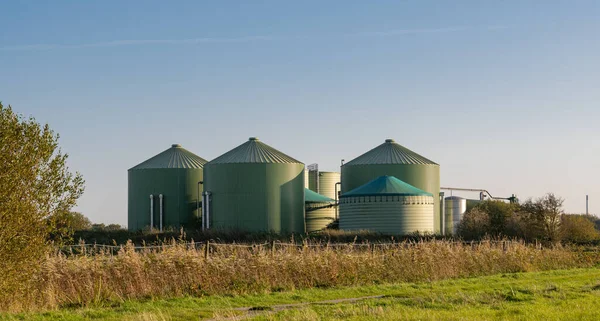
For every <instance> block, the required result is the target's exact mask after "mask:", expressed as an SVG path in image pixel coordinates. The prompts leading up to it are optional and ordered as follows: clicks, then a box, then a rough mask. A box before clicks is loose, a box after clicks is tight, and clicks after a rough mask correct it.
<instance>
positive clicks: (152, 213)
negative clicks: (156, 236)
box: [150, 194, 154, 231]
mask: <svg viewBox="0 0 600 321" xmlns="http://www.w3.org/2000/svg"><path fill="white" fill-rule="evenodd" d="M153 227H154V195H152V194H150V231H152V228H153Z"/></svg>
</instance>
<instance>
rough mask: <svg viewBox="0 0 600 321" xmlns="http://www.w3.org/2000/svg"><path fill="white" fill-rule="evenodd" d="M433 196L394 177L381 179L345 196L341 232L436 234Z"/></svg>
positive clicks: (342, 204) (342, 197) (341, 213)
mask: <svg viewBox="0 0 600 321" xmlns="http://www.w3.org/2000/svg"><path fill="white" fill-rule="evenodd" d="M434 199H435V198H434V197H433V194H431V193H428V192H425V191H423V190H420V189H418V188H416V187H414V186H411V185H410V184H407V183H405V182H403V181H401V180H399V179H397V178H395V177H393V176H380V177H378V178H376V179H374V180H372V181H370V182H368V183H367V184H365V185H362V186H360V187H358V188H355V189H353V190H351V191H349V192H347V193H343V194H342V196H341V198H340V229H342V230H349V231H359V230H369V231H375V232H379V233H385V234H393V235H399V234H410V233H414V232H419V233H433V230H434V220H433V213H434V210H433V207H434V204H435V202H434Z"/></svg>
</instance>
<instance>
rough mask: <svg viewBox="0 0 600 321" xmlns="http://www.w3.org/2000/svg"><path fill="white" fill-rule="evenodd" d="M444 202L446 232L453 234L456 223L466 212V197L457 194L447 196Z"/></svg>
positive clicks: (456, 227)
mask: <svg viewBox="0 0 600 321" xmlns="http://www.w3.org/2000/svg"><path fill="white" fill-rule="evenodd" d="M445 203H446V211H445V212H446V217H445V220H446V224H445V225H446V231H445V232H446V234H450V235H454V234H456V232H457V229H458V224H460V221H461V220H462V218H463V216H464V215H465V213H466V212H467V199H466V198H462V197H458V196H448V197H446V198H445Z"/></svg>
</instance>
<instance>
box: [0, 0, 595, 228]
mask: <svg viewBox="0 0 600 321" xmlns="http://www.w3.org/2000/svg"><path fill="white" fill-rule="evenodd" d="M0 12H2V13H3V14H2V19H0V30H2V32H0V100H1V101H2V102H3V103H4V104H11V105H12V106H13V108H14V109H15V110H16V111H18V112H20V113H23V114H25V115H32V116H34V117H36V119H37V120H39V121H41V122H47V123H49V124H50V125H51V127H52V128H53V129H54V130H55V131H57V132H58V133H60V135H61V140H60V142H61V146H62V149H63V151H65V152H67V153H68V154H69V155H70V158H69V165H70V167H71V168H72V169H74V170H77V171H80V172H81V173H82V174H83V175H84V177H85V179H86V181H87V184H86V186H87V189H86V193H85V195H84V196H83V197H82V198H81V200H80V202H79V206H78V210H80V211H81V212H83V213H84V214H85V215H86V216H88V217H90V219H92V221H94V222H103V223H119V224H125V223H126V221H127V218H126V217H127V169H128V168H130V167H133V166H134V165H136V164H138V163H140V162H142V161H143V160H145V159H147V158H149V157H151V156H153V155H154V154H157V153H159V152H161V151H163V150H164V149H166V148H168V147H169V146H170V145H171V144H172V143H180V144H182V145H183V146H184V147H185V148H187V149H189V150H191V151H193V152H194V153H196V154H198V155H200V156H202V157H204V158H206V159H209V160H210V159H212V158H215V157H217V156H219V155H221V154H222V153H224V152H226V151H228V150H230V149H231V148H233V147H235V146H237V145H239V144H241V143H243V142H244V141H245V140H246V139H247V138H248V137H249V136H258V137H260V138H261V139H262V140H263V141H264V142H266V143H267V144H270V145H271V146H273V147H275V148H278V149H280V150H282V151H283V152H285V153H287V154H289V155H290V156H293V157H295V158H297V159H300V160H302V161H304V162H305V163H307V164H310V163H319V165H320V168H321V169H324V170H339V168H338V165H339V162H340V159H342V158H344V159H346V160H350V159H352V158H354V157H356V156H358V155H359V154H361V153H363V152H365V151H367V150H368V149H370V148H372V147H374V146H376V145H378V144H380V143H382V142H383V141H384V139H386V138H394V139H395V140H396V141H397V142H399V143H400V144H402V145H404V146H406V147H408V148H410V149H412V150H414V151H416V152H418V153H420V154H422V155H424V156H426V157H428V158H430V159H432V160H434V161H436V162H438V163H439V164H440V165H441V173H442V185H446V186H457V187H468V188H485V189H488V190H489V191H490V192H491V193H492V194H494V195H499V196H509V195H510V194H512V193H515V194H517V195H518V196H519V197H520V198H522V199H525V198H528V197H532V196H533V197H537V196H541V195H543V194H544V193H546V192H554V193H556V194H557V195H560V196H562V197H564V198H565V199H566V201H565V205H566V210H567V211H568V212H584V211H585V195H586V194H589V195H590V211H591V212H593V213H599V212H600V186H599V185H598V180H599V179H600V169H599V168H600V166H599V160H600V143H599V139H600V129H599V127H598V123H599V121H600V108H599V107H600V104H599V102H600V90H599V89H598V87H599V85H600V63H599V62H598V57H600V37H599V36H598V35H599V34H600V20H599V19H598V17H600V2H598V1H584V0H581V1H543V2H542V1H425V0H413V1H411V0H408V1H295V2H292V1H214V2H201V1H175V2H173V3H167V2H164V1H52V2H47V1H11V2H10V3H9V2H3V3H2V4H0ZM464 196H472V195H468V194H467V195H464Z"/></svg>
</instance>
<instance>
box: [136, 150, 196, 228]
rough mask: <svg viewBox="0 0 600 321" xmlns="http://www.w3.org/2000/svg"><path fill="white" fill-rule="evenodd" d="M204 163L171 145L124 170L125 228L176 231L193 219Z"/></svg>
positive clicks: (189, 153) (193, 155) (191, 154)
mask: <svg viewBox="0 0 600 321" xmlns="http://www.w3.org/2000/svg"><path fill="white" fill-rule="evenodd" d="M206 162H207V161H206V160H205V159H203V158H202V157H200V156H197V155H195V154H193V153H191V152H190V151H188V150H186V149H184V148H182V147H181V146H180V145H177V144H174V145H172V146H171V148H169V149H167V150H165V151H164V152H162V153H160V154H158V155H156V156H154V157H152V158H150V159H148V160H147V161H145V162H143V163H141V164H139V165H137V166H135V167H133V168H131V169H129V170H128V173H127V176H128V205H127V207H128V213H127V227H128V228H129V230H132V231H135V230H140V229H143V228H147V227H150V225H151V221H152V226H153V228H156V229H160V227H161V212H162V226H163V227H167V226H173V227H179V226H181V225H186V224H190V223H192V220H193V219H194V217H195V216H196V215H198V216H199V215H200V213H199V212H200V209H198V208H197V200H198V199H197V198H198V197H197V196H198V194H199V192H202V185H200V184H198V182H200V181H202V178H203V166H204V164H205V163H206ZM151 214H152V215H151Z"/></svg>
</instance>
